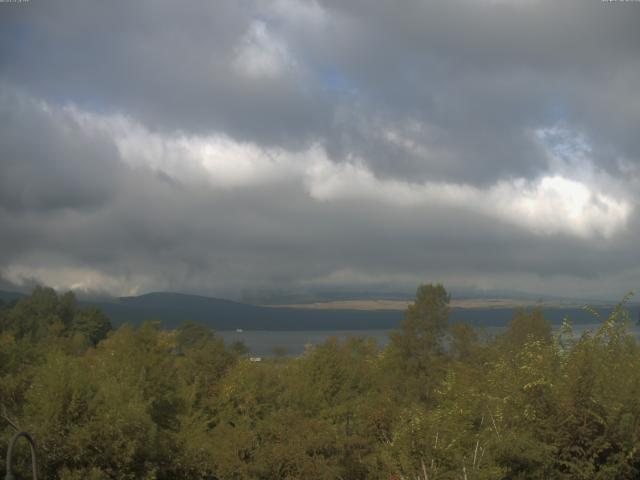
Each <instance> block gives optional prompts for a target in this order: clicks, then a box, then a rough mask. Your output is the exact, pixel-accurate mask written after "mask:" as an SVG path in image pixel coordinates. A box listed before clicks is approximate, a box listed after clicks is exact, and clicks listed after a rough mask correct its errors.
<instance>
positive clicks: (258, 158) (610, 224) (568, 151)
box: [66, 108, 632, 238]
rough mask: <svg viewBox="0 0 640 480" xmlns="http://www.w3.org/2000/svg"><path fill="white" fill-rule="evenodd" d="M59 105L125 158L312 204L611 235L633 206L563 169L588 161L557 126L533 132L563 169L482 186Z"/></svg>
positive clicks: (192, 178) (191, 178) (581, 146)
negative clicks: (380, 170)
mask: <svg viewBox="0 0 640 480" xmlns="http://www.w3.org/2000/svg"><path fill="white" fill-rule="evenodd" d="M66 111H67V112H68V113H69V114H71V115H72V116H74V118H76V119H77V121H78V123H80V124H82V125H83V126H84V128H87V129H89V130H91V129H97V130H99V131H100V132H102V133H105V134H107V135H109V136H110V137H111V138H112V139H113V140H114V142H115V144H116V145H117V146H118V149H119V151H120V155H121V157H122V159H123V160H124V161H125V162H127V163H129V164H130V165H133V166H136V167H144V168H151V169H155V170H159V171H162V172H164V173H165V174H167V175H169V176H171V177H173V178H175V179H177V180H179V181H181V182H187V183H203V182H204V183H205V184H206V185H209V186H210V187H214V188H244V187H250V186H252V185H259V184H266V183H273V182H281V181H286V182H293V183H299V184H301V185H303V186H304V187H305V188H306V190H307V191H308V194H309V195H310V197H311V198H313V199H314V200H316V201H319V202H343V201H352V202H371V203H382V204H387V205H391V206H396V207H399V208H413V207H421V208H423V207H424V208H442V207H445V208H446V207H449V208H455V209H461V210H466V211H471V212H477V213H479V214H482V215H486V216H488V217H493V218H495V219H496V220H499V221H503V222H507V223H510V224H512V225H516V226H518V227H521V228H524V229H527V230H529V231H530V232H532V233H534V234H537V235H555V234H565V235H573V236H576V237H581V238H589V237H598V236H599V237H603V238H611V237H613V236H614V235H615V234H616V233H618V232H620V231H622V230H623V229H624V228H625V225H626V222H627V219H628V218H629V216H630V214H631V211H632V204H631V203H630V201H629V200H627V199H625V198H624V196H615V195H612V194H610V193H608V192H606V191H602V190H601V189H599V188H598V184H597V183H596V182H595V181H594V175H593V174H592V175H590V176H589V177H587V178H585V179H582V178H571V177H570V176H569V173H570V169H567V168H563V165H564V166H566V165H569V164H570V165H573V164H574V163H575V162H574V161H579V162H580V164H581V165H586V163H585V162H587V159H586V157H585V155H586V153H585V152H588V151H589V150H588V148H587V147H586V146H585V145H586V144H585V142H584V141H583V140H582V139H579V140H580V141H579V142H578V141H577V140H576V142H577V143H576V142H574V143H573V144H571V145H569V144H568V143H567V142H568V140H566V134H565V133H564V132H562V131H557V130H554V131H552V130H546V131H540V133H539V136H540V138H542V139H545V141H546V142H547V143H548V144H549V146H548V148H549V152H550V153H549V155H550V156H551V157H553V158H552V159H551V160H552V161H550V165H551V166H555V167H556V168H557V169H558V170H559V171H561V172H562V173H555V172H550V173H548V174H546V175H543V176H540V177H539V178H537V179H533V180H528V179H524V178H515V179H508V180H499V181H496V182H495V183H494V184H493V185H490V186H488V187H485V188H480V187H476V186H473V185H470V184H465V183H453V182H424V183H410V182H407V181H402V180H395V179H380V178H378V177H376V176H375V175H374V173H373V172H372V171H371V170H370V169H369V168H368V167H367V166H366V164H365V162H364V161H362V159H359V158H355V157H352V158H349V159H347V161H346V162H342V163H336V162H333V161H331V160H330V159H329V158H328V156H327V154H326V152H325V151H324V150H323V149H322V148H321V147H320V146H318V145H314V146H311V147H310V148H308V149H307V150H306V151H303V152H291V151H287V150H285V149H282V148H261V147H259V146H258V145H257V144H253V143H248V142H244V143H243V142H237V141H235V140H233V139H231V138H229V137H228V136H225V135H222V134H215V135H209V136H197V135H186V134H183V133H179V132H177V133H174V134H160V133H153V132H150V131H149V130H147V129H146V128H145V127H144V126H142V125H140V124H138V123H136V122H134V121H132V120H130V119H127V118H125V117H122V116H100V115H95V114H87V113H84V112H81V111H79V110H78V109H75V108H67V109H66ZM394 138H395V137H394ZM551 138H553V139H554V140H551ZM558 138H560V139H561V140H558ZM562 139H564V140H562ZM572 155H573V156H572ZM576 159H577V160H576ZM572 162H573V163H572ZM578 173H579V172H578Z"/></svg>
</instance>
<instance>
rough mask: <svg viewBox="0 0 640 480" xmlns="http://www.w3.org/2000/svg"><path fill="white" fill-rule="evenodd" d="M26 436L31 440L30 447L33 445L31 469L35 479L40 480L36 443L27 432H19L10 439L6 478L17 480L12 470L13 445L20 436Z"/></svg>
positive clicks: (7, 479) (6, 479) (5, 479)
mask: <svg viewBox="0 0 640 480" xmlns="http://www.w3.org/2000/svg"><path fill="white" fill-rule="evenodd" d="M20 437H24V438H25V439H26V440H27V441H28V442H29V447H31V469H32V472H33V477H32V478H33V480H38V460H37V458H36V444H35V443H34V441H33V438H31V435H29V434H28V433H27V432H18V433H16V434H15V435H14V436H13V437H11V440H10V441H9V446H8V447H7V474H6V475H5V477H4V480H16V477H15V476H14V475H13V471H12V468H11V466H12V462H13V446H14V445H15V443H16V441H17V440H18V439H19V438H20Z"/></svg>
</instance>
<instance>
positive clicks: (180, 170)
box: [0, 0, 640, 298]
mask: <svg viewBox="0 0 640 480" xmlns="http://www.w3.org/2000/svg"><path fill="white" fill-rule="evenodd" d="M639 202H640V3H633V2H601V1H600V0H554V1H546V0H464V1H463V0H446V1H437V2H436V1H433V2H431V1H426V0H421V1H418V0H415V1H398V0H388V1H382V0H376V1H369V0H367V1H364V0H339V1H333V0H326V1H302V0H300V1H298V0H274V1H264V0H257V1H244V0H229V1H175V0H173V1H166V0H153V1H150V0H148V1H147V0H135V1H131V0H128V1H119V0H111V1H108V2H107V1H86V0H64V1H63V0H60V1H58V0H56V1H53V0H51V1H44V0H31V1H29V2H26V3H0V287H2V288H5V289H15V288H20V287H26V286H30V285H33V284H36V283H44V284H47V285H52V286H54V287H56V288H59V289H66V288H73V289H76V290H79V291H91V292H107V293H110V294H114V295H123V294H139V293H144V292H149V291H156V290H171V291H179V292H190V293H200V294H209V295H218V296H223V297H228V298H239V297H240V296H241V294H242V292H243V291H246V290H256V289H258V290H260V289H292V290H300V289H303V290H304V289H310V290H313V289H314V288H320V287H322V288H326V287H331V288H333V287H335V288H341V287H349V288H361V289H363V290H370V291H375V292H381V293H384V292H385V291H398V290H403V289H407V291H411V290H412V289H414V288H415V286H416V285H417V284H418V283H421V282H436V281H440V282H444V284H445V286H449V287H450V288H451V287H455V288H461V287H465V288H479V289H488V290H493V289H511V290H521V291H527V292H533V293H539V294H541V295H550V294H555V295H566V296H579V297H587V296H597V297H610V298H621V297H622V295H623V294H624V293H625V292H627V291H628V290H630V289H634V288H637V287H639V286H640V209H639Z"/></svg>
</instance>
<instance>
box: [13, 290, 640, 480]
mask: <svg viewBox="0 0 640 480" xmlns="http://www.w3.org/2000/svg"><path fill="white" fill-rule="evenodd" d="M449 300H450V297H449V295H448V294H447V292H446V290H445V289H444V288H443V287H442V286H441V285H435V286H434V285H423V286H421V287H420V288H419V289H418V291H417V294H416V301H415V303H414V304H413V305H411V306H410V307H409V308H408V309H407V312H406V315H405V320H404V322H403V324H402V327H401V329H400V330H399V331H398V332H396V333H395V334H393V335H392V339H391V343H390V344H389V345H388V346H387V347H386V348H385V349H382V350H381V349H380V348H379V347H378V346H377V345H376V344H375V343H374V342H373V341H372V340H367V339H362V338H351V339H348V340H346V341H342V342H341V341H338V340H337V339H335V338H333V339H329V340H327V341H326V342H325V343H323V344H321V345H316V346H314V347H312V348H310V349H308V350H307V351H306V352H305V353H304V354H303V355H301V356H299V357H297V358H296V357H287V356H284V355H277V356H276V357H275V358H272V359H265V360H264V361H262V362H259V363H254V362H251V361H249V359H248V358H247V357H246V355H245V351H244V349H243V348H242V347H241V346H237V345H235V346H234V345H231V346H228V345H225V344H224V342H223V341H222V340H221V339H220V338H219V337H218V336H216V335H215V333H214V332H212V331H211V330H210V329H208V328H206V327H203V326H200V325H197V324H193V323H185V324H184V325H183V326H182V327H181V328H179V329H177V330H175V331H164V330H162V329H161V328H160V326H159V324H157V323H153V322H148V323H146V324H144V325H142V326H140V327H139V328H132V327H129V326H126V325H125V326H123V327H121V328H119V329H118V330H117V331H114V332H110V331H109V330H110V328H109V325H108V320H107V319H106V317H104V315H102V314H101V313H100V312H99V311H98V310H96V309H91V308H81V307H80V306H79V305H78V303H77V302H76V300H75V297H74V296H73V294H64V295H61V296H58V295H57V294H56V293H55V292H54V291H53V290H50V289H44V288H41V289H36V290H35V291H34V293H33V295H32V296H30V297H27V298H24V299H21V300H19V301H18V302H16V303H15V304H13V305H8V306H4V307H2V308H0V328H1V329H0V438H2V439H4V441H5V442H6V440H7V439H8V438H9V437H10V435H11V433H12V431H13V429H14V428H21V429H26V430H28V431H30V432H31V433H32V434H33V435H34V437H35V438H36V440H37V442H38V451H39V453H40V458H41V470H42V471H41V476H42V477H43V478H48V479H62V480H79V479H89V480H106V479H327V480H328V479H349V480H365V479H381V480H382V479H385V480H388V479H401V478H405V479H407V478H411V479H420V480H426V479H427V478H428V479H430V480H434V479H436V480H445V479H468V480H481V479H500V478H503V479H547V478H558V479H592V478H594V479H626V478H637V477H638V476H640V452H639V451H638V445H640V349H639V347H638V344H637V343H636V340H635V338H634V337H633V336H632V335H630V334H629V333H628V331H627V328H626V325H627V323H628V315H627V313H626V311H625V309H624V305H620V306H619V307H617V308H616V309H614V311H613V312H612V313H611V315H610V316H609V317H607V318H606V319H604V320H603V321H602V326H601V328H600V329H599V330H597V331H596V332H593V333H585V334H584V335H582V336H580V337H579V338H576V337H575V336H574V335H573V334H572V331H571V327H570V325H569V324H567V325H565V326H564V327H563V329H562V331H561V332H560V333H559V334H556V335H555V336H552V334H551V327H550V325H549V323H548V322H547V321H546V320H545V319H544V315H543V313H542V311H541V310H539V309H534V310H533V311H530V312H527V311H519V312H516V314H515V315H514V318H513V320H512V322H511V324H510V325H509V327H508V328H507V329H506V331H505V332H504V333H502V334H500V335H497V336H496V337H494V338H488V339H483V338H481V337H480V336H479V335H478V334H477V332H476V331H475V330H474V329H473V328H471V327H469V326H468V325H463V324H454V325H451V326H448V315H449ZM5 445H6V443H2V444H0V447H4V446H5ZM17 460H18V462H17V466H18V470H19V473H20V474H21V475H22V476H23V477H27V473H28V457H27V455H26V449H24V450H23V449H21V450H20V451H19V452H18V459H17ZM3 462H4V459H3V458H0V471H3V470H4V463H3ZM21 478H22V477H21Z"/></svg>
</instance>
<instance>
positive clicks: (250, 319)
mask: <svg viewBox="0 0 640 480" xmlns="http://www.w3.org/2000/svg"><path fill="white" fill-rule="evenodd" d="M20 296H22V294H20V293H15V292H2V291H0V299H3V300H5V301H9V300H12V299H15V298H19V297H20ZM79 303H80V304H81V305H95V306H97V307H98V308H99V309H100V310H102V311H103V312H104V313H105V314H106V315H107V316H108V317H109V319H110V320H111V322H112V324H113V325H114V326H117V325H122V324H124V323H130V324H133V325H138V324H141V323H142V322H144V321H145V320H150V319H154V320H160V321H161V322H162V324H163V325H164V326H165V327H167V328H175V327H177V326H178V325H180V324H181V323H182V322H183V321H185V320H191V321H194V322H198V323H201V324H203V325H207V326H209V327H211V328H213V329H215V330H236V329H238V328H240V329H243V330H369V329H393V328H397V327H398V325H399V324H400V321H401V320H402V317H403V312H401V311H397V310H313V309H305V308H282V307H281V308H274V307H262V306H256V305H249V304H246V303H239V302H233V301H230V300H222V299H219V298H212V297H204V296H199V295H187V294H180V293H169V292H156V293H148V294H145V295H140V296H135V297H121V298H117V299H113V300H108V301H94V302H79ZM543 310H544V314H545V317H546V318H547V319H548V320H549V321H550V322H551V323H553V324H559V323H561V322H562V321H563V319H565V318H569V319H570V320H571V321H572V322H574V323H594V322H597V319H596V318H594V316H593V314H592V313H591V312H588V311H586V310H584V309H582V308H576V307H572V308H559V307H549V308H544V309H543ZM596 310H598V311H599V312H600V313H601V315H603V316H604V317H606V315H607V313H608V312H609V311H610V307H609V308H608V307H604V306H598V307H596ZM629 310H630V316H631V318H632V319H637V318H638V306H637V305H630V306H629ZM514 311H515V308H452V310H451V321H452V322H465V323H469V324H471V325H474V326H505V325H507V323H508V322H509V320H510V319H511V318H512V317H513V314H514Z"/></svg>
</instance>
